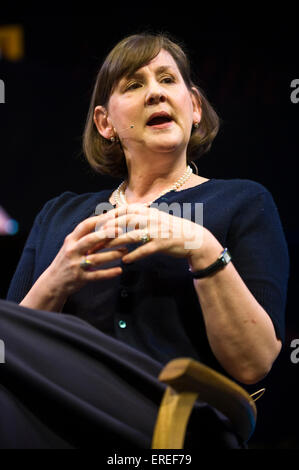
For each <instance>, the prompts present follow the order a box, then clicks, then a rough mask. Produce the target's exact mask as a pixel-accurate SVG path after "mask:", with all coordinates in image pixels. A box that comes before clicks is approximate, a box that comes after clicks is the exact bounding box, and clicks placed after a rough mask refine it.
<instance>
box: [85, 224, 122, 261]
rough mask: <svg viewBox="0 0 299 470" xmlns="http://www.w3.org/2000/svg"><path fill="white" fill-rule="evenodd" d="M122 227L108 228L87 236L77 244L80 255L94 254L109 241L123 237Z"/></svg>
mask: <svg viewBox="0 0 299 470" xmlns="http://www.w3.org/2000/svg"><path fill="white" fill-rule="evenodd" d="M122 233H123V230H122V229H121V227H115V228H108V229H107V230H100V231H97V232H93V233H89V234H88V235H85V236H84V237H82V238H81V239H80V240H79V241H78V242H77V250H78V253H79V254H86V253H92V252H93V251H95V250H97V249H100V248H102V247H103V246H105V244H106V243H107V241H109V240H111V239H113V238H116V237H118V236H119V235H122Z"/></svg>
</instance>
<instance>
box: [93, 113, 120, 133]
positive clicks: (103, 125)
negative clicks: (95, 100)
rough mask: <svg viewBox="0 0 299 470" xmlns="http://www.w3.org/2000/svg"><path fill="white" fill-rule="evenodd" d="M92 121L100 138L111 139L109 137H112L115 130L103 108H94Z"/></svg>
mask: <svg viewBox="0 0 299 470" xmlns="http://www.w3.org/2000/svg"><path fill="white" fill-rule="evenodd" d="M93 121H94V123H95V125H96V127H97V129H98V132H99V134H101V136H102V137H104V138H105V139H111V137H113V136H114V134H115V129H114V127H113V125H112V122H111V120H110V118H109V116H108V113H107V110H106V108H104V106H96V107H95V109H94V113H93Z"/></svg>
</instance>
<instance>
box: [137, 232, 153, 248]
mask: <svg viewBox="0 0 299 470" xmlns="http://www.w3.org/2000/svg"><path fill="white" fill-rule="evenodd" d="M150 239H151V237H150V236H149V233H148V231H147V230H144V232H143V234H142V235H140V238H139V240H140V241H141V243H142V244H143V245H144V244H145V243H148V242H149V241H150Z"/></svg>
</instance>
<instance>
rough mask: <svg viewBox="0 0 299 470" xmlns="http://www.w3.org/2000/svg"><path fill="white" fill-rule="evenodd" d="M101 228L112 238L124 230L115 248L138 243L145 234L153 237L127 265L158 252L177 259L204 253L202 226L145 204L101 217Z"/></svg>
mask: <svg viewBox="0 0 299 470" xmlns="http://www.w3.org/2000/svg"><path fill="white" fill-rule="evenodd" d="M98 227H100V229H101V232H102V234H103V236H105V232H106V231H109V232H110V234H111V233H112V232H113V230H115V231H117V230H119V229H121V230H122V232H123V233H122V234H121V235H119V236H115V238H114V239H112V240H110V241H109V242H108V243H107V247H111V248H112V247H115V246H119V245H127V244H129V243H138V242H140V241H141V240H140V237H141V235H142V234H144V233H145V232H146V233H147V234H148V235H149V237H150V241H149V242H147V243H145V244H143V245H141V246H140V247H138V248H136V249H135V250H134V251H132V252H131V253H130V254H128V255H125V256H124V257H123V259H122V261H123V262H125V263H129V262H134V261H137V260H139V259H141V258H143V257H145V256H148V255H151V254H153V253H157V252H161V253H164V254H168V255H170V256H174V257H185V258H189V257H192V256H194V254H195V253H196V254H198V252H199V251H200V248H201V245H202V241H203V234H204V228H203V227H202V226H201V225H199V224H196V223H194V222H192V221H190V220H188V219H185V218H182V217H176V216H174V215H170V214H168V213H166V212H164V211H161V210H158V209H156V208H149V207H146V206H144V205H143V204H128V205H126V206H121V207H118V208H116V209H114V210H111V211H109V212H107V213H106V214H103V215H101V216H100V218H99V225H98ZM99 233H100V232H99Z"/></svg>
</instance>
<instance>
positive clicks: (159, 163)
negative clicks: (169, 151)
mask: <svg viewBox="0 0 299 470" xmlns="http://www.w3.org/2000/svg"><path fill="white" fill-rule="evenodd" d="M127 165H128V178H127V180H126V186H125V188H126V190H125V192H126V198H127V200H128V201H129V202H145V201H146V200H147V199H153V197H154V196H155V195H156V194H158V193H159V192H161V191H163V190H164V189H166V188H167V187H170V186H172V184H173V183H175V182H176V181H177V180H178V179H179V178H180V177H181V176H182V175H183V174H184V172H185V171H186V167H187V163H186V157H184V158H181V159H180V160H174V159H168V158H167V157H166V158H165V155H164V156H163V157H161V156H160V158H159V159H157V160H156V161H155V162H153V161H152V160H151V161H146V160H143V161H139V162H138V161H134V163H133V162H132V161H129V162H128V160H127Z"/></svg>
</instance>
